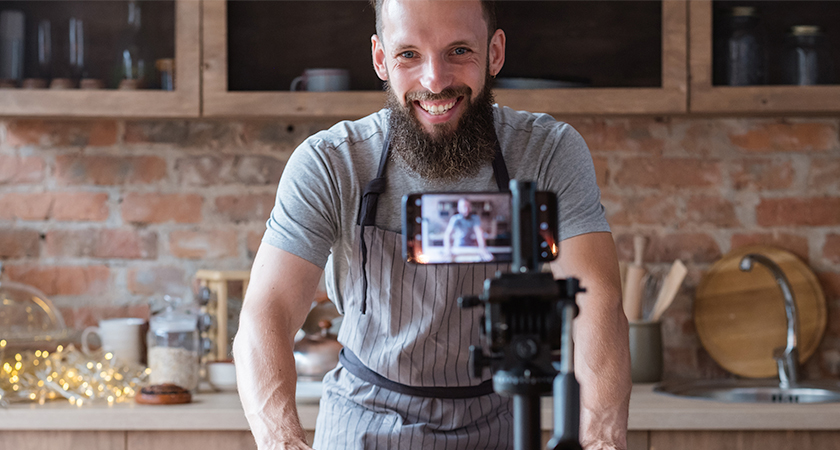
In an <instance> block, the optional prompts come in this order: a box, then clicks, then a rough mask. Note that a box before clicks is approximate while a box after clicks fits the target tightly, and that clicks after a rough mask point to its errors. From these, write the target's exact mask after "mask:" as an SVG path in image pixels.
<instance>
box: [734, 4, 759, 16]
mask: <svg viewBox="0 0 840 450" xmlns="http://www.w3.org/2000/svg"><path fill="white" fill-rule="evenodd" d="M732 15H733V16H735V17H747V16H754V15H755V7H753V6H736V7H734V8H732Z"/></svg>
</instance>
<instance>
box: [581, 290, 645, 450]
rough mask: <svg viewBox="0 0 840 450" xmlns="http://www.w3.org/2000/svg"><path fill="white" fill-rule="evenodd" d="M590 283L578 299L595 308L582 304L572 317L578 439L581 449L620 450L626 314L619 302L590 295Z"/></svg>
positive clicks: (625, 402) (626, 376)
mask: <svg viewBox="0 0 840 450" xmlns="http://www.w3.org/2000/svg"><path fill="white" fill-rule="evenodd" d="M590 286H591V285H590ZM590 286H587V288H588V289H589V290H590V292H591V293H589V294H587V295H585V296H581V297H580V298H579V302H581V303H584V302H585V303H587V304H588V305H590V306H594V305H598V307H596V308H582V313H581V316H580V317H579V319H578V320H576V321H575V322H576V323H575V329H576V332H575V371H576V375H577V378H578V381H579V382H580V385H581V427H580V429H581V442H582V443H583V445H584V448H585V449H587V450H596V449H597V450H600V449H620V450H623V449H625V448H627V443H626V440H627V436H626V435H627V417H628V409H629V403H630V390H631V388H632V383H631V381H630V355H629V344H628V329H627V327H628V326H627V319H626V318H625V316H624V313H623V310H622V309H621V307H620V302H618V301H617V300H610V301H604V300H603V299H596V298H595V296H597V295H598V294H599V292H598V291H599V289H598V288H596V287H594V286H593V287H590ZM601 294H602V295H604V293H601ZM618 298H620V297H618ZM613 303H615V304H616V305H618V306H615V305H613ZM584 327H585V328H589V331H586V330H584ZM593 330H598V331H597V332H592V331H593Z"/></svg>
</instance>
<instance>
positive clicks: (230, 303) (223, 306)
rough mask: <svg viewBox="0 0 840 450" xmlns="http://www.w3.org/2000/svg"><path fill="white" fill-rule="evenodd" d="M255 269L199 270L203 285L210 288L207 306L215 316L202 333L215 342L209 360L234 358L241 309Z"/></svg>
mask: <svg viewBox="0 0 840 450" xmlns="http://www.w3.org/2000/svg"><path fill="white" fill-rule="evenodd" d="M250 277H251V273H250V272H249V271H247V270H199V271H198V272H196V274H195V278H196V280H197V281H198V283H199V286H201V287H206V288H208V289H209V290H210V299H209V301H208V302H207V304H206V305H204V306H203V309H204V311H203V312H205V313H206V314H208V315H209V316H210V317H212V319H213V320H212V323H211V324H210V326H209V327H208V328H207V329H206V330H205V331H203V332H202V333H201V335H202V336H201V337H202V338H206V339H208V340H209V341H210V342H212V343H213V350H212V351H211V352H210V353H209V354H207V355H206V357H205V358H206V361H225V360H229V359H230V358H231V344H232V341H233V336H234V334H235V332H236V331H235V330H236V328H237V327H238V325H239V324H238V317H239V311H240V310H241V308H242V306H241V305H242V301H243V300H244V299H245V291H246V290H247V289H248V281H249V279H250Z"/></svg>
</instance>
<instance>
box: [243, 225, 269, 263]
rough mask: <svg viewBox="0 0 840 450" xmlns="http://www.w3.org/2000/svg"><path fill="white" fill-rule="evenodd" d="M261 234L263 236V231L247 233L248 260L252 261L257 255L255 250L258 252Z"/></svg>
mask: <svg viewBox="0 0 840 450" xmlns="http://www.w3.org/2000/svg"><path fill="white" fill-rule="evenodd" d="M263 234H265V230H260V231H249V232H248V236H247V238H246V239H247V243H248V259H253V258H254V255H256V254H257V250H259V248H260V244H261V243H262V237H263Z"/></svg>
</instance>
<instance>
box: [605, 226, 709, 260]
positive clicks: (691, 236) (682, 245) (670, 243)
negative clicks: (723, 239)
mask: <svg viewBox="0 0 840 450" xmlns="http://www.w3.org/2000/svg"><path fill="white" fill-rule="evenodd" d="M616 250H617V251H618V256H619V259H621V260H622V261H630V260H632V259H633V236H632V235H630V234H626V235H620V236H618V238H617V239H616ZM720 256H721V252H720V246H719V245H718V244H717V242H716V241H715V240H714V238H712V237H711V236H709V235H707V234H704V233H675V234H665V235H662V236H650V237H648V244H647V247H646V249H645V254H644V261H645V263H669V264H670V263H672V262H673V261H674V260H675V259H679V260H682V261H683V262H684V263H688V262H689V261H691V262H695V263H710V262H714V261H716V260H717V259H719V258H720Z"/></svg>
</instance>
